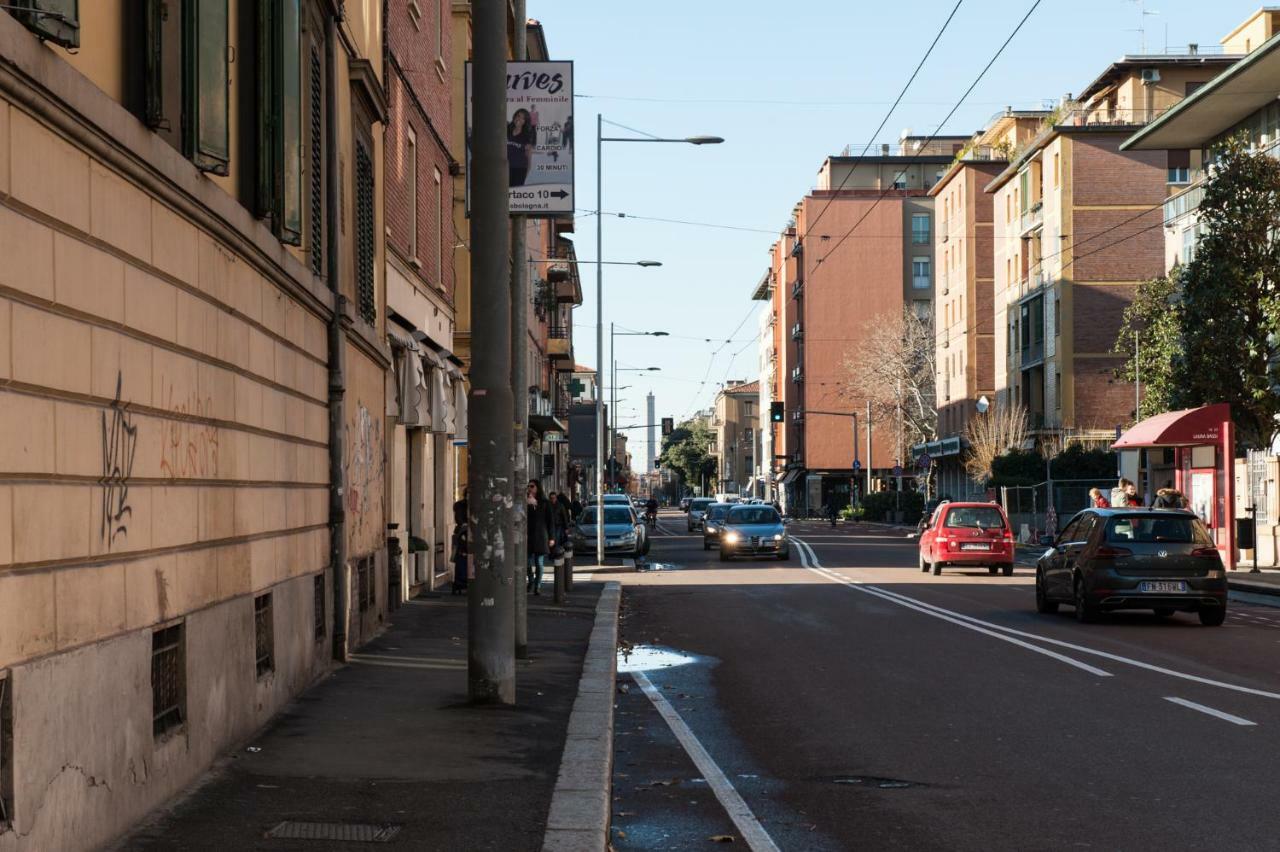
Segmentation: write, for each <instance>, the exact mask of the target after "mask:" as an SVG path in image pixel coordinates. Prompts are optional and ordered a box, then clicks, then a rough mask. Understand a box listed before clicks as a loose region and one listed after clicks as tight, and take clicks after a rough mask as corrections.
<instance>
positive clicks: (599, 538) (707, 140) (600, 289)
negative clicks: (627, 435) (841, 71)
mask: <svg viewBox="0 0 1280 852" xmlns="http://www.w3.org/2000/svg"><path fill="white" fill-rule="evenodd" d="M723 141H724V140H723V139H721V138H720V137H719V136H687V137H685V138H683V139H659V138H657V137H652V138H639V137H626V136H617V137H606V136H605V135H604V115H602V114H599V113H597V115H596V257H597V258H599V257H603V256H604V255H603V254H602V253H601V252H602V251H603V249H604V212H603V211H604V158H603V154H604V143H606V142H683V143H685V144H687V145H718V144H719V143H721V142H723ZM603 376H604V266H603V264H598V265H597V266H596V564H597V565H603V564H604V394H603V393H601V392H600V390H601V379H602V378H603Z"/></svg>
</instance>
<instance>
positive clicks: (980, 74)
mask: <svg viewBox="0 0 1280 852" xmlns="http://www.w3.org/2000/svg"><path fill="white" fill-rule="evenodd" d="M1042 2H1043V0H1035V2H1034V3H1032V4H1031V8H1029V9H1028V10H1027V13H1026V14H1025V15H1023V16H1022V20H1020V21H1018V25H1017V26H1016V27H1014V28H1013V32H1011V33H1009V37H1008V38H1006V39H1005V40H1004V43H1003V44H1001V45H1000V47H999V49H998V50H996V52H995V53H994V54H993V55H992V57H991V59H990V60H989V61H988V62H987V64H986V65H984V66H983V68H982V70H981V71H980V72H978V76H977V77H975V78H974V80H973V82H972V83H970V84H969V88H967V89H965V91H964V94H963V95H961V96H960V100H958V101H956V104H955V106H953V107H952V108H951V111H950V112H949V113H947V115H946V117H945V118H944V119H942V121H941V122H939V124H938V129H937V130H935V131H934V132H933V133H932V134H930V136H929V138H928V139H926V140H925V141H924V143H923V144H922V145H921V146H920V148H921V150H924V149H926V148H928V147H929V143H930V142H932V141H933V140H934V139H935V138H936V137H937V136H938V134H939V133H940V132H941V130H942V128H943V127H945V126H946V123H947V122H948V121H950V120H951V117H952V116H953V115H955V114H956V112H957V111H958V110H959V109H960V107H961V106H962V105H963V104H964V102H965V99H966V98H968V97H969V95H970V93H972V92H973V90H974V89H975V88H977V86H978V84H979V83H980V82H982V78H983V77H985V76H986V75H987V72H988V71H990V70H991V66H993V65H995V64H996V60H997V59H999V58H1000V56H1001V54H1003V53H1004V51H1005V48H1007V47H1008V46H1009V44H1010V42H1012V41H1013V39H1014V37H1015V36H1016V35H1017V34H1018V33H1019V32H1020V31H1021V30H1022V27H1023V26H1024V25H1025V24H1026V23H1027V21H1028V20H1029V19H1030V18H1031V15H1032V14H1033V13H1034V12H1035V11H1036V9H1038V8H1039V7H1040V4H1041V3H1042ZM915 156H918V155H913V159H914V158H915ZM851 173H852V172H851ZM906 173H907V167H906V166H904V167H903V168H902V170H901V171H899V172H898V177H902V176H903V175H905V174H906ZM894 183H897V178H895V179H894V181H893V183H891V184H890V185H889V187H890V188H886V189H884V190H882V191H881V192H880V194H879V195H878V196H876V199H875V201H873V202H872V203H871V206H869V207H868V208H867V209H866V211H864V212H863V214H862V216H860V217H859V218H858V220H857V221H856V222H854V223H853V226H852V227H850V228H849V230H848V231H846V232H845V234H844V236H843V237H841V238H840V239H839V240H838V241H837V242H836V244H835V245H834V246H832V247H831V248H830V249H828V250H827V253H826V254H824V255H823V256H822V257H820V258H819V259H818V260H817V263H818V264H821V263H822V262H823V261H825V260H826V259H827V258H828V257H830V256H831V255H832V253H834V252H835V251H836V250H837V249H839V248H840V246H841V245H843V244H844V241H845V240H847V239H848V238H849V235H850V234H852V233H853V232H854V231H855V230H857V228H858V226H859V225H861V224H862V223H863V221H864V220H865V219H866V218H867V217H868V216H870V215H871V211H872V210H874V209H875V208H876V205H878V204H879V203H880V202H881V201H883V200H884V198H885V197H886V196H887V195H888V194H889V192H890V191H891V188H892V186H893V184H894ZM828 203H829V202H828Z"/></svg>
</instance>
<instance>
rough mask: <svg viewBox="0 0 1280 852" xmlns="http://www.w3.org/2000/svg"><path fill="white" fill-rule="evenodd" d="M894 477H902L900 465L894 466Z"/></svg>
mask: <svg viewBox="0 0 1280 852" xmlns="http://www.w3.org/2000/svg"><path fill="white" fill-rule="evenodd" d="M893 475H894V476H902V465H900V464H895V465H894V466H893Z"/></svg>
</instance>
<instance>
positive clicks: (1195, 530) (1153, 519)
mask: <svg viewBox="0 0 1280 852" xmlns="http://www.w3.org/2000/svg"><path fill="white" fill-rule="evenodd" d="M1107 541H1109V542H1112V543H1115V544H1202V545H1206V546H1212V545H1213V539H1212V538H1210V536H1209V531H1208V530H1207V529H1205V526H1204V523H1203V522H1201V520H1200V519H1199V518H1187V517H1176V516H1175V517H1160V516H1158V515H1127V516H1126V515H1121V516H1119V517H1115V518H1112V519H1111V520H1109V521H1107Z"/></svg>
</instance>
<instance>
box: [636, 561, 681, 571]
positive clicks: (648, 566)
mask: <svg viewBox="0 0 1280 852" xmlns="http://www.w3.org/2000/svg"><path fill="white" fill-rule="evenodd" d="M636 570H637V571H683V570H684V566H683V565H677V564H675V563H674V562H637V563H636Z"/></svg>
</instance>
